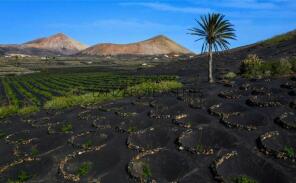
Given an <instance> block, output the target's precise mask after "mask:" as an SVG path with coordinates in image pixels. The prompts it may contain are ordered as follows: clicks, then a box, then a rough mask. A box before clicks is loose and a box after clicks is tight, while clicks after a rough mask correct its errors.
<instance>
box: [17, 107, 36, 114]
mask: <svg viewBox="0 0 296 183" xmlns="http://www.w3.org/2000/svg"><path fill="white" fill-rule="evenodd" d="M39 110H40V109H39V107H37V106H27V107H23V108H20V109H18V111H17V113H18V114H19V115H21V116H24V115H29V114H32V113H35V112H38V111H39Z"/></svg>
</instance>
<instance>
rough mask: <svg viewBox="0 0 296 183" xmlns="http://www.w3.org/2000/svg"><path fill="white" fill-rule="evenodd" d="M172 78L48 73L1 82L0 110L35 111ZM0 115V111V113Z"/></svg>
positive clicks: (4, 78) (6, 79) (7, 78)
mask: <svg viewBox="0 0 296 183" xmlns="http://www.w3.org/2000/svg"><path fill="white" fill-rule="evenodd" d="M174 79H175V77H174V76H145V75H139V76H135V75H127V74H113V73H104V72H100V73H66V74H61V73H52V74H41V73H38V74H31V75H23V76H9V77H3V78H1V82H0V104H1V108H2V109H5V108H8V106H9V108H13V109H25V108H27V109H29V108H30V109H32V107H33V108H34V109H37V108H38V109H39V108H42V107H43V106H44V104H45V103H46V102H47V101H49V100H51V99H53V98H56V97H67V96H73V95H75V96H79V95H84V94H87V93H103V92H110V91H114V90H123V89H125V88H128V87H131V86H135V85H139V84H141V83H147V82H156V81H158V82H159V81H164V80H166V81H168V80H174ZM0 112H1V111H0Z"/></svg>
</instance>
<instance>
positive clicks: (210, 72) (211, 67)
mask: <svg viewBox="0 0 296 183" xmlns="http://www.w3.org/2000/svg"><path fill="white" fill-rule="evenodd" d="M213 82H214V79H213V52H212V45H209V83H213Z"/></svg>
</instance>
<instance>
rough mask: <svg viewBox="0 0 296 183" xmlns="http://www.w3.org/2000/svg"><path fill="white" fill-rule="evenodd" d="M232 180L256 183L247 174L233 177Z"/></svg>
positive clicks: (237, 182) (235, 182) (240, 182)
mask: <svg viewBox="0 0 296 183" xmlns="http://www.w3.org/2000/svg"><path fill="white" fill-rule="evenodd" d="M232 182H233V183H258V182H257V181H256V180H254V179H252V178H250V177H248V176H239V177H235V178H234V179H233V181H232Z"/></svg>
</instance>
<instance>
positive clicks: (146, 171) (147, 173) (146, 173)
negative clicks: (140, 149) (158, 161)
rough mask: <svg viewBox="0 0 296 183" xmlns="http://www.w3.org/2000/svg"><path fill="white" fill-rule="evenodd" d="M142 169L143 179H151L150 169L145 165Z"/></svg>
mask: <svg viewBox="0 0 296 183" xmlns="http://www.w3.org/2000/svg"><path fill="white" fill-rule="evenodd" d="M142 168H143V169H142V171H143V178H144V179H145V180H147V179H149V178H151V177H152V172H151V169H150V167H149V165H148V164H147V163H144V164H143V167H142Z"/></svg>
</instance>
